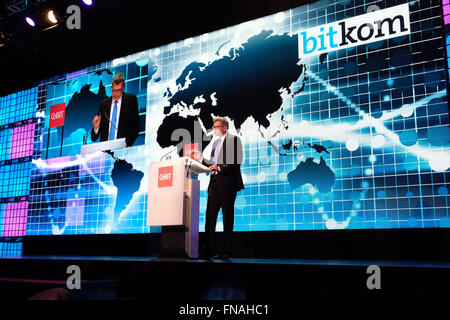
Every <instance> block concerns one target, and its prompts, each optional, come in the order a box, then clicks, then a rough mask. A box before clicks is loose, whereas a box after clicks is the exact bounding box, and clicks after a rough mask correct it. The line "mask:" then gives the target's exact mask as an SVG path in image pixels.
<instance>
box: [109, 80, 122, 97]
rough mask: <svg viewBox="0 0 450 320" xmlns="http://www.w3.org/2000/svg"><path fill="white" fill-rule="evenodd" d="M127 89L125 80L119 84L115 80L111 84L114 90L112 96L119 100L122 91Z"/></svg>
mask: <svg viewBox="0 0 450 320" xmlns="http://www.w3.org/2000/svg"><path fill="white" fill-rule="evenodd" d="M124 89H125V82H121V83H119V84H115V83H114V82H113V84H112V86H111V90H112V97H113V99H114V100H119V99H120V97H121V96H122V92H123V90H124Z"/></svg>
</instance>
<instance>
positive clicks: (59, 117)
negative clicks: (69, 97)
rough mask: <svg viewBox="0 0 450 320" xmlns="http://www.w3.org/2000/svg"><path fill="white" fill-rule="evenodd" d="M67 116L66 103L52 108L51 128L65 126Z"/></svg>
mask: <svg viewBox="0 0 450 320" xmlns="http://www.w3.org/2000/svg"><path fill="white" fill-rule="evenodd" d="M65 115H66V103H60V104H55V105H54V106H51V107H50V123H49V128H54V127H60V126H63V125H64V118H65Z"/></svg>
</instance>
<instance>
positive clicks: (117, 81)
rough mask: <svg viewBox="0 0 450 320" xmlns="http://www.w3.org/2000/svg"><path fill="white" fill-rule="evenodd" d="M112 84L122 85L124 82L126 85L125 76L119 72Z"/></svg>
mask: <svg viewBox="0 0 450 320" xmlns="http://www.w3.org/2000/svg"><path fill="white" fill-rule="evenodd" d="M112 82H113V83H115V84H121V83H122V82H123V83H125V75H124V74H123V73H122V72H117V73H116V74H115V75H114V78H113V80H112Z"/></svg>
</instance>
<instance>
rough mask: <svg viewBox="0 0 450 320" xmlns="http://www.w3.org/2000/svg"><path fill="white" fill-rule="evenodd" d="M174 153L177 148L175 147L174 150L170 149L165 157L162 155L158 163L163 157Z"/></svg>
mask: <svg viewBox="0 0 450 320" xmlns="http://www.w3.org/2000/svg"><path fill="white" fill-rule="evenodd" d="M174 151H177V148H176V147H175V149H172V150H171V151H169V152H167V153H166V154H165V155H163V156H162V157H161V159H159V161H161V160H162V159H163V158H164V157H165V156H167V155H169V154H171V153H172V152H174Z"/></svg>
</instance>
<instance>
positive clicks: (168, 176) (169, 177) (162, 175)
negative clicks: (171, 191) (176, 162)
mask: <svg viewBox="0 0 450 320" xmlns="http://www.w3.org/2000/svg"><path fill="white" fill-rule="evenodd" d="M172 185H173V166H170V167H159V168H158V188H161V187H171V186H172Z"/></svg>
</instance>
